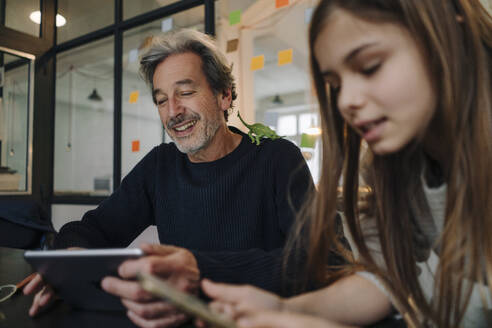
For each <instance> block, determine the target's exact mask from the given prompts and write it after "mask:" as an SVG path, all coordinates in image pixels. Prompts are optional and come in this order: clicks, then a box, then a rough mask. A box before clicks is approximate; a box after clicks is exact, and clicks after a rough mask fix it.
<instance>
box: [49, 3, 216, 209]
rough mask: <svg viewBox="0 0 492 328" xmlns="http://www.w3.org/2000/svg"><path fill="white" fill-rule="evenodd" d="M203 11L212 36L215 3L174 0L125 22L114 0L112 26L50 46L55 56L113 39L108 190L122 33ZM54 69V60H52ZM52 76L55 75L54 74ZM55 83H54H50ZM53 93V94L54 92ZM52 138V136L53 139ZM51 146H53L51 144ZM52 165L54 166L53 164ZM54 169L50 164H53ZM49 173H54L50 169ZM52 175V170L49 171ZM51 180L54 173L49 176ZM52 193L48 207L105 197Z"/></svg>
mask: <svg viewBox="0 0 492 328" xmlns="http://www.w3.org/2000/svg"><path fill="white" fill-rule="evenodd" d="M198 6H203V8H204V25H205V32H206V33H208V34H212V35H213V34H214V32H215V25H214V24H215V19H214V18H215V17H214V14H215V7H214V6H215V0H176V1H175V2H173V3H171V4H169V5H167V6H164V7H161V8H158V9H156V10H153V11H151V12H147V13H144V14H141V15H138V16H135V17H131V18H129V19H126V20H123V17H124V15H123V0H114V8H115V13H114V18H115V20H114V24H112V25H110V26H106V27H104V28H101V29H99V30H97V31H94V32H91V33H89V34H86V35H82V36H80V37H77V38H75V39H72V40H68V41H66V42H63V43H60V44H58V45H56V46H55V47H54V52H55V57H56V55H58V54H60V53H62V52H65V51H69V50H71V49H74V48H77V47H79V46H82V45H85V44H88V43H91V42H94V41H96V40H100V39H103V38H106V37H108V36H113V37H114V79H113V82H114V117H113V174H112V185H113V186H112V191H114V190H115V189H117V188H118V187H119V185H120V181H121V177H122V172H121V171H122V170H121V163H122V159H121V157H122V153H121V147H122V145H121V144H122V93H123V91H122V88H123V87H122V83H123V79H122V70H123V34H124V32H125V31H127V30H129V29H132V28H135V27H138V26H141V25H145V24H146V23H148V22H149V21H153V20H157V19H163V18H166V17H168V16H171V15H174V14H177V13H180V12H183V11H186V10H189V9H192V8H195V7H198ZM55 67H56V58H55ZM54 75H55V76H56V72H55V74H54ZM54 83H55V81H54ZM55 93H56V91H55ZM55 138H56V136H55ZM53 146H54V144H53ZM53 164H54V163H53ZM53 166H54V165H53ZM52 170H54V169H53V168H52ZM52 173H53V171H52ZM52 176H53V177H54V174H52ZM51 193H52V198H51V199H52V202H51V203H52V204H98V203H100V202H101V201H102V200H103V199H105V198H106V196H87V195H84V194H77V193H72V194H70V195H66V194H64V195H57V194H56V192H54V190H52V191H51Z"/></svg>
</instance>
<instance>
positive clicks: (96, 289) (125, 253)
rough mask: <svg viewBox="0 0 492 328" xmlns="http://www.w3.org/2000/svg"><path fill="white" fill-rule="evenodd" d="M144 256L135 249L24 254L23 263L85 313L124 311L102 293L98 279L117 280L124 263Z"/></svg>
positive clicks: (55, 251)
mask: <svg viewBox="0 0 492 328" xmlns="http://www.w3.org/2000/svg"><path fill="white" fill-rule="evenodd" d="M142 255H144V253H143V251H142V250H141V249H138V248H133V249H131V248H122V249H120V248H117V249H82V250H49V251H26V252H25V253H24V257H25V259H26V260H27V261H28V262H29V263H30V264H31V265H32V266H33V267H34V268H35V270H36V271H37V272H39V273H40V274H41V275H42V276H43V280H44V281H45V282H47V283H48V284H50V285H51V286H52V287H53V289H54V290H55V292H56V293H57V294H58V295H59V296H60V297H61V298H62V299H64V300H65V301H66V302H67V303H69V304H71V305H72V306H74V307H77V308H81V309H85V310H98V311H99V310H106V311H124V310H125V308H124V307H123V305H122V304H121V301H120V299H119V298H118V297H116V296H113V295H111V294H108V293H106V292H104V291H103V290H102V289H101V279H102V278H104V277H106V276H118V273H117V272H118V266H119V265H120V264H121V263H122V262H123V261H125V260H128V259H136V258H139V257H141V256H142Z"/></svg>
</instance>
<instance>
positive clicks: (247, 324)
mask: <svg viewBox="0 0 492 328" xmlns="http://www.w3.org/2000/svg"><path fill="white" fill-rule="evenodd" d="M237 325H238V327H239V328H304V327H309V328H353V327H355V326H346V325H341V324H337V323H333V322H329V321H326V320H324V319H321V318H317V317H314V316H308V315H303V314H297V313H292V312H275V311H262V312H255V313H250V314H249V315H246V316H243V317H241V318H240V319H239V320H238V321H237Z"/></svg>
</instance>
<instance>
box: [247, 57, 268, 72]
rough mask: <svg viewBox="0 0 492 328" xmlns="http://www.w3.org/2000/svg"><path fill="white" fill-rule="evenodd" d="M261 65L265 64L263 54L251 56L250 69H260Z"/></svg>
mask: <svg viewBox="0 0 492 328" xmlns="http://www.w3.org/2000/svg"><path fill="white" fill-rule="evenodd" d="M263 66H265V55H261V56H255V57H253V58H251V65H250V68H251V70H252V71H256V70H258V69H262V68H263Z"/></svg>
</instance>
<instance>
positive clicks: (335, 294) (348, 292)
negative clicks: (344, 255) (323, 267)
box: [283, 275, 392, 325]
mask: <svg viewBox="0 0 492 328" xmlns="http://www.w3.org/2000/svg"><path fill="white" fill-rule="evenodd" d="M283 307H284V310H286V311H295V312H302V313H306V314H311V315H315V316H320V317H323V318H326V319H328V320H331V321H335V322H338V323H342V324H348V325H369V324H372V323H375V322H377V321H379V320H381V319H383V318H385V317H386V316H388V315H389V314H390V313H391V311H392V305H391V302H390V300H389V298H388V296H387V295H386V294H384V292H382V291H381V290H380V289H379V288H378V287H377V286H376V285H374V284H373V283H372V282H370V281H369V280H367V279H365V278H363V277H360V276H358V275H351V276H349V277H347V278H344V279H341V280H339V281H337V282H335V283H334V284H332V285H330V286H328V287H325V288H323V289H320V290H317V291H314V292H310V293H306V294H302V295H300V296H296V297H292V298H289V299H286V300H284V301H283Z"/></svg>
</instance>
